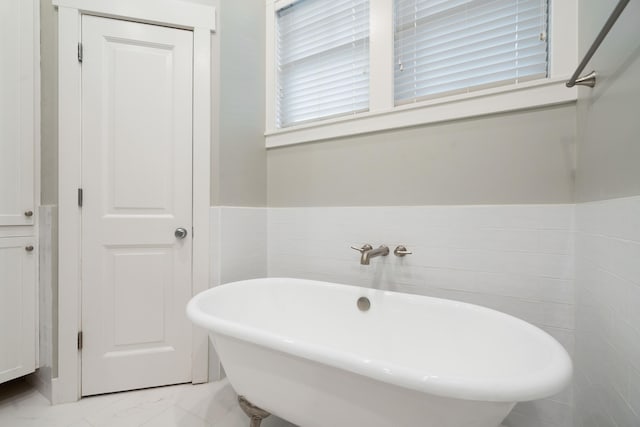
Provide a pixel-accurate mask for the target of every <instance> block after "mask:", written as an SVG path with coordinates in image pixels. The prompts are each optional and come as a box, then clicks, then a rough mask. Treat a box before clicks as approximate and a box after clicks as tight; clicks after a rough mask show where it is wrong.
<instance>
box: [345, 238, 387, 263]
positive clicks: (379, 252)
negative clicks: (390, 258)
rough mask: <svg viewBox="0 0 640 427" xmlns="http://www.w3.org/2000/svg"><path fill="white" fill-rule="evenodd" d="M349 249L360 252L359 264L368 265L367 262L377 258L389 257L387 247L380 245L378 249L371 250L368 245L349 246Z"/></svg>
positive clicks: (371, 247)
mask: <svg viewBox="0 0 640 427" xmlns="http://www.w3.org/2000/svg"><path fill="white" fill-rule="evenodd" d="M351 249H353V250H355V251H358V252H360V264H362V265H369V260H370V259H371V258H375V257H377V256H387V255H389V247H388V246H385V245H381V246H380V247H379V248H378V249H373V246H371V245H370V244H368V243H367V244H364V245H362V247H360V248H359V247H357V246H351Z"/></svg>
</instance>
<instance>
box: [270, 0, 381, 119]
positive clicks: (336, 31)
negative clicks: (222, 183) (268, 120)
mask: <svg viewBox="0 0 640 427" xmlns="http://www.w3.org/2000/svg"><path fill="white" fill-rule="evenodd" d="M276 38H277V39H276V45H277V55H276V58H277V86H278V87H277V106H276V116H277V127H279V128H283V127H287V126H291V125H294V124H299V123H304V122H308V121H312V120H318V119H321V118H329V117H336V116H341V115H345V114H350V113H356V112H361V111H366V110H367V109H368V108H369V76H368V67H369V1H368V0H334V1H331V2H327V1H326V0H299V1H297V2H295V3H293V4H291V5H289V6H287V7H285V8H283V9H280V10H278V11H277V35H276Z"/></svg>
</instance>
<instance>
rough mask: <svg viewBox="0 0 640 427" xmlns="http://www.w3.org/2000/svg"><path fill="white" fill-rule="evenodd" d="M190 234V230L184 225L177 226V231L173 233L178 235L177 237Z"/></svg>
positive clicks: (182, 237)
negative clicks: (183, 226)
mask: <svg viewBox="0 0 640 427" xmlns="http://www.w3.org/2000/svg"><path fill="white" fill-rule="evenodd" d="M188 234H189V232H188V231H187V229H186V228H182V227H180V228H176V231H175V233H173V235H174V236H176V238H177V239H184V238H185V237H187V235H188Z"/></svg>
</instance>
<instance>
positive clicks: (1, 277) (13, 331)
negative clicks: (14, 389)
mask: <svg viewBox="0 0 640 427" xmlns="http://www.w3.org/2000/svg"><path fill="white" fill-rule="evenodd" d="M34 240H35V239H33V238H2V239H0V383H3V382H5V381H8V380H11V379H13V378H17V377H20V376H23V375H26V374H28V373H30V372H33V371H34V370H35V356H36V346H35V345H36V324H35V307H36V296H35V289H36V274H35V259H36V249H35V248H34V247H33V246H34V245H35V243H34Z"/></svg>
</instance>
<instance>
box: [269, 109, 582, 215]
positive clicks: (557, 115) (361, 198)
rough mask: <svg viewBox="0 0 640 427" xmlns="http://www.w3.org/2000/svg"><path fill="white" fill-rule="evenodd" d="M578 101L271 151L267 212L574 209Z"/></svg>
mask: <svg viewBox="0 0 640 427" xmlns="http://www.w3.org/2000/svg"><path fill="white" fill-rule="evenodd" d="M575 139H576V126H575V105H573V104H569V105H563V106H555V107H549V108H542V109H535V110H528V111H519V112H512V113H507V114H497V115H491V116H485V117H478V118H472V119H465V120H456V121H451V122H446V123H439V124H434V125H429V126H422V127H416V128H408V129H402V130H394V131H389V132H380V133H375V134H369V135H361V136H356V137H348V138H340V139H335V140H331V141H323V142H317V143H309V144H302V145H294V146H288V147H281V148H274V149H270V150H269V151H268V154H267V161H268V174H267V176H268V203H269V206H278V207H280V206H367V205H433V204H503V203H519V204H522V203H567V202H572V201H573V168H574V144H575Z"/></svg>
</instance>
